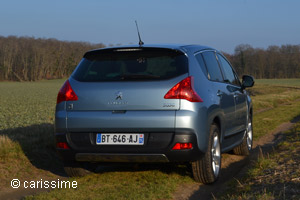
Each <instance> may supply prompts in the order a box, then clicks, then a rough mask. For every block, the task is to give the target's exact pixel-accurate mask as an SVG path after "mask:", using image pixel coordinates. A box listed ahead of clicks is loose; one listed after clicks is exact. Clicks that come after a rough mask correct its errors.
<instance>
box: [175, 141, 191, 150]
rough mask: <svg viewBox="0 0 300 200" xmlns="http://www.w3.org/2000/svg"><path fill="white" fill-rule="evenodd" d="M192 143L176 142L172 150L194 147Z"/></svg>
mask: <svg viewBox="0 0 300 200" xmlns="http://www.w3.org/2000/svg"><path fill="white" fill-rule="evenodd" d="M192 148H193V144H192V143H176V144H175V145H174V147H173V148H172V150H181V149H192Z"/></svg>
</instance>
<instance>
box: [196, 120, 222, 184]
mask: <svg viewBox="0 0 300 200" xmlns="http://www.w3.org/2000/svg"><path fill="white" fill-rule="evenodd" d="M220 170H221V147H220V130H219V127H218V126H217V125H216V124H212V125H211V126H210V132H209V141H208V149H207V151H206V153H205V154H204V155H203V156H202V157H201V158H200V160H197V161H194V162H192V172H193V176H194V179H195V180H196V181H197V182H201V183H204V184H209V183H213V182H215V181H216V180H217V179H218V177H219V175H220Z"/></svg>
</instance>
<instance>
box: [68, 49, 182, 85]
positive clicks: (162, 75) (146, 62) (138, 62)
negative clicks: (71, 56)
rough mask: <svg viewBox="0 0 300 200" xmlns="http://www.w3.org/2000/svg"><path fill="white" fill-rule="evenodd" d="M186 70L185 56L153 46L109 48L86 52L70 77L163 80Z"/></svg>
mask: <svg viewBox="0 0 300 200" xmlns="http://www.w3.org/2000/svg"><path fill="white" fill-rule="evenodd" d="M187 72H188V63H187V57H186V56H185V55H184V54H183V53H182V52H179V51H176V50H169V49H157V48H136V49H110V50H98V51H92V52H88V53H87V54H86V55H85V56H84V58H83V59H82V60H81V62H80V63H79V65H78V66H77V68H76V70H75V71H74V73H73V74H72V77H73V78H74V79H76V80H78V81H84V82H101V81H138V80H140V81H142V80H164V79H169V78H173V77H176V76H179V75H182V74H185V73H187Z"/></svg>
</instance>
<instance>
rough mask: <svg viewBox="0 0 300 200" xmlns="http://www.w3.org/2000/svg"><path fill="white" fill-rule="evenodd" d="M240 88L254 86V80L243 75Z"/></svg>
mask: <svg viewBox="0 0 300 200" xmlns="http://www.w3.org/2000/svg"><path fill="white" fill-rule="evenodd" d="M242 80H243V81H242V88H243V89H245V88H247V87H252V86H253V85H254V78H253V77H252V76H249V75H244V76H243V79H242Z"/></svg>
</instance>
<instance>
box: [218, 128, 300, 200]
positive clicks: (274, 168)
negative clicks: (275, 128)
mask: <svg viewBox="0 0 300 200" xmlns="http://www.w3.org/2000/svg"><path fill="white" fill-rule="evenodd" d="M283 137H284V140H283V141H282V142H280V143H279V144H278V145H277V146H276V147H275V149H274V151H273V153H271V154H270V155H269V154H266V155H264V154H263V153H262V154H261V156H260V158H259V159H258V161H257V162H256V163H255V164H254V166H253V167H252V168H250V169H249V171H248V173H247V175H246V176H245V177H244V178H242V179H241V180H237V183H232V185H231V190H229V192H227V193H226V194H222V195H221V196H220V197H219V199H260V200H262V199H300V189H299V188H300V168H299V163H300V154H299V152H300V123H298V125H296V126H295V128H294V129H292V130H289V131H287V132H285V133H284V135H283Z"/></svg>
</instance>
